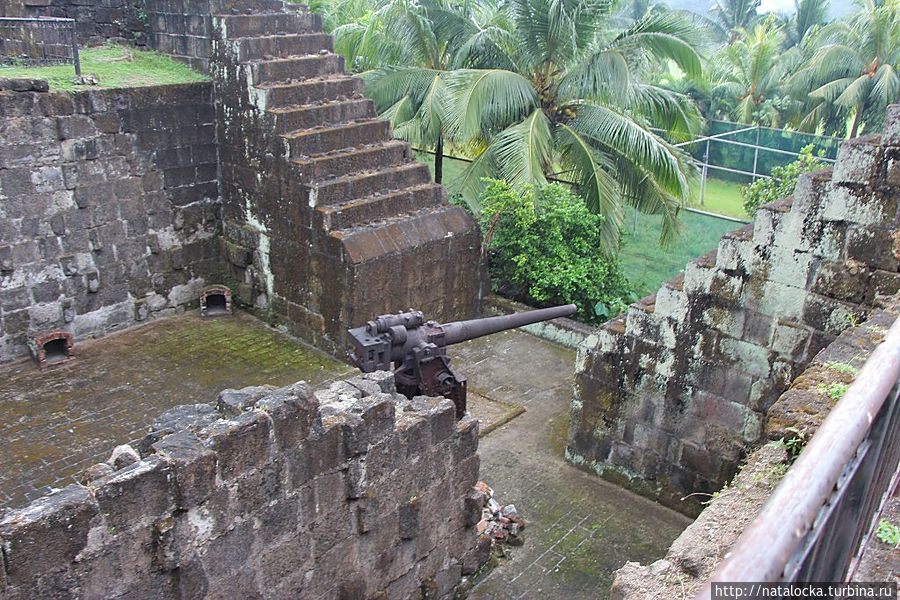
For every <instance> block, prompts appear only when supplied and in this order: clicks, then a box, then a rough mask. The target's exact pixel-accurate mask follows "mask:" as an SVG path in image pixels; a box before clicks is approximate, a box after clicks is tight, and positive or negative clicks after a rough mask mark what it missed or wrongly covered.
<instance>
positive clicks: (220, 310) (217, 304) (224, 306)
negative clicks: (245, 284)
mask: <svg viewBox="0 0 900 600" xmlns="http://www.w3.org/2000/svg"><path fill="white" fill-rule="evenodd" d="M206 314H207V315H209V316H215V315H227V314H228V300H227V299H226V298H225V294H215V293H213V294H207V296H206Z"/></svg>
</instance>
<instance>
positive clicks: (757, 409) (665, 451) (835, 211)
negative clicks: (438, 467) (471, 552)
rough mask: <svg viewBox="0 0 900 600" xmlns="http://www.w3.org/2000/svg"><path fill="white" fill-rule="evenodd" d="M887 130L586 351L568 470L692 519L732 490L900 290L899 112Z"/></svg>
mask: <svg viewBox="0 0 900 600" xmlns="http://www.w3.org/2000/svg"><path fill="white" fill-rule="evenodd" d="M886 124H887V126H886V131H885V133H884V135H870V136H865V137H861V138H857V139H854V140H850V141H847V142H845V143H844V144H843V145H842V146H841V149H840V152H839V154H838V158H837V163H836V164H835V165H834V168H833V170H826V171H821V172H818V173H813V174H809V175H804V176H803V177H802V178H801V180H800V182H799V184H798V185H797V189H796V191H795V193H794V195H793V197H789V198H786V199H784V200H782V201H780V202H777V203H774V204H770V205H767V206H763V207H762V208H761V209H760V210H759V212H758V213H757V215H756V219H755V222H754V223H753V224H751V225H748V226H747V227H745V228H743V229H739V230H737V231H735V232H733V233H730V234H727V235H725V236H724V237H723V238H722V240H721V242H720V243H719V247H718V249H717V250H715V251H713V252H711V253H710V254H708V255H706V256H703V257H701V258H699V259H697V260H694V261H692V262H690V263H688V264H687V265H686V267H685V270H684V274H683V275H681V276H679V277H677V278H675V279H673V280H672V281H669V282H667V283H666V284H665V285H664V286H663V287H662V288H661V289H660V290H659V292H658V293H657V294H655V295H654V296H650V297H648V298H644V299H643V300H641V301H640V302H638V303H636V304H634V305H632V306H631V307H630V308H629V309H628V311H627V313H626V314H625V315H624V316H622V317H620V318H618V319H615V320H613V321H611V322H609V323H607V324H606V325H604V326H603V327H601V328H600V329H599V330H597V331H596V332H595V334H594V335H592V336H590V337H589V338H588V339H587V340H586V341H585V342H584V343H583V344H582V345H581V347H580V350H579V355H578V360H577V365H576V384H575V398H574V400H573V402H572V412H571V421H570V429H569V441H568V448H567V457H568V459H569V460H570V461H571V462H572V463H573V464H575V465H578V466H579V467H581V468H583V469H585V470H588V471H591V472H594V473H597V474H599V475H601V476H603V477H607V478H609V479H612V480H614V481H616V482H618V483H620V484H623V485H627V486H630V487H632V488H633V489H636V490H638V491H640V492H642V493H644V494H646V495H648V496H651V497H654V498H658V499H660V500H661V501H663V502H665V503H667V504H669V505H671V506H673V507H676V508H678V509H680V510H685V511H687V512H696V511H697V510H698V509H699V505H698V504H697V502H696V501H695V502H693V503H692V502H690V500H691V499H690V498H689V500H688V502H683V501H682V497H683V496H686V495H688V494H691V493H693V492H701V493H711V492H712V491H714V490H717V489H719V488H721V486H722V485H723V484H724V483H725V482H726V481H728V480H729V479H730V478H731V477H732V475H733V474H734V472H735V469H736V468H737V465H738V464H739V462H740V460H741V458H742V457H743V456H744V454H745V453H746V450H747V448H750V447H753V446H755V445H757V444H758V443H759V441H760V440H761V439H762V436H763V431H764V428H765V420H766V414H767V412H768V409H769V407H770V406H771V405H772V403H773V402H774V401H775V399H776V398H778V396H779V395H780V394H781V393H782V392H783V391H784V390H785V389H786V388H787V386H788V385H789V384H790V382H791V381H792V380H793V379H794V378H795V377H796V376H797V375H798V374H800V373H801V372H802V371H803V370H804V369H805V368H806V366H807V365H808V364H809V361H810V360H811V358H812V357H813V356H815V355H816V353H817V352H818V351H819V350H821V349H822V348H823V347H825V346H826V345H827V344H829V343H830V342H831V341H833V340H834V338H835V336H837V335H838V334H839V333H840V332H841V331H843V330H844V329H845V328H846V327H848V326H850V325H851V324H853V323H855V322H857V321H859V320H862V319H864V318H865V316H866V315H867V313H868V312H869V311H870V309H871V307H872V305H873V301H874V299H875V298H876V296H878V295H879V294H881V295H890V294H894V293H896V292H897V290H898V288H900V273H898V265H900V263H898V258H900V234H898V222H900V212H898V203H900V168H898V165H900V161H898V159H900V136H898V135H897V130H898V129H900V107H896V106H894V107H891V108H890V109H889V111H888V118H887V120H886ZM691 498H697V496H693V497H691Z"/></svg>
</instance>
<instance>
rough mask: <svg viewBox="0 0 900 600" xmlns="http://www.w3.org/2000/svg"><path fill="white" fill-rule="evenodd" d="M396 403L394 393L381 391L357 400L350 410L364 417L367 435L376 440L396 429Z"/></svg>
mask: <svg viewBox="0 0 900 600" xmlns="http://www.w3.org/2000/svg"><path fill="white" fill-rule="evenodd" d="M391 381H392V382H393V377H391ZM379 389H381V388H380V387H379ZM396 404H397V400H396V398H395V397H394V394H393V393H385V392H379V393H374V394H371V395H368V396H364V397H362V398H361V399H359V400H357V401H355V402H354V403H353V404H352V405H351V406H350V411H351V412H352V413H353V414H356V415H359V416H360V417H361V418H362V420H363V421H364V422H365V424H366V437H367V438H368V439H369V441H370V442H375V441H377V440H379V439H381V438H382V437H384V436H386V435H390V433H391V432H392V431H393V430H394V421H395V415H396Z"/></svg>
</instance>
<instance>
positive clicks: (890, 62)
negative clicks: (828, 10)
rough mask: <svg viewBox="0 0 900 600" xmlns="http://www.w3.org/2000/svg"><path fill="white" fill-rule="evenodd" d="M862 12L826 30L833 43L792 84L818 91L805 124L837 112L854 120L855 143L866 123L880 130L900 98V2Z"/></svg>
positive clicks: (869, 4) (865, 3)
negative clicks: (885, 117) (887, 111)
mask: <svg viewBox="0 0 900 600" xmlns="http://www.w3.org/2000/svg"><path fill="white" fill-rule="evenodd" d="M860 7H861V10H859V11H857V12H855V13H853V14H852V15H851V16H850V17H849V19H847V20H846V21H839V22H836V23H832V24H831V25H829V26H828V27H827V28H826V29H827V31H825V32H824V33H825V34H826V35H827V36H829V37H831V39H832V40H833V41H832V42H831V43H827V44H825V45H823V46H822V47H821V48H820V49H819V51H818V52H816V53H815V55H814V56H813V58H812V60H811V61H810V62H809V64H808V65H807V66H806V68H805V69H802V70H801V71H799V72H798V73H797V74H796V75H795V76H794V77H793V78H792V84H793V85H794V87H795V88H800V89H806V90H810V89H811V90H812V91H810V92H809V94H808V98H809V99H810V100H811V101H812V108H811V109H810V110H809V113H808V114H807V116H806V118H805V119H804V124H806V125H809V124H815V123H819V122H820V121H821V120H822V119H823V116H824V115H825V114H826V112H827V111H828V110H829V109H837V110H838V111H840V112H841V113H842V114H843V115H844V116H845V117H852V122H851V125H850V133H849V135H850V137H856V136H857V134H858V133H859V131H860V127H861V126H862V124H863V122H866V123H869V124H870V125H876V126H877V125H879V124H880V122H881V119H882V118H883V115H884V110H885V108H886V107H887V105H888V104H891V103H892V102H895V101H897V100H898V98H900V77H898V75H897V69H898V68H900V0H883V1H880V2H875V1H874V0H860Z"/></svg>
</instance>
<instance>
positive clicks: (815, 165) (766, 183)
mask: <svg viewBox="0 0 900 600" xmlns="http://www.w3.org/2000/svg"><path fill="white" fill-rule="evenodd" d="M824 155H825V151H824V150H822V151H820V152H819V156H815V155H813V144H809V145H808V146H804V147H803V149H802V150H800V156H798V157H797V160H795V161H794V162H792V163H790V164H788V165H785V166H783V167H775V168H773V169H772V178H771V179H757V180H756V181H754V182H753V183H751V184H748V185H746V186H744V187H742V188H741V196H743V198H744V210H746V211H747V214H748V215H751V216H752V215H753V214H755V213H756V211H757V209H758V208H759V207H760V206H761V205H763V204H768V203H769V202H775V201H777V200H781V199H782V198H786V197H788V196H790V195H791V194H793V193H794V188H795V187H796V186H797V180H798V179H799V178H800V175H802V174H803V173H809V172H811V171H818V170H819V169H821V168H822V167H823V166H824V165H825V163H824V162H823V161H822V160H820V158H821V157H822V156H824Z"/></svg>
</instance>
